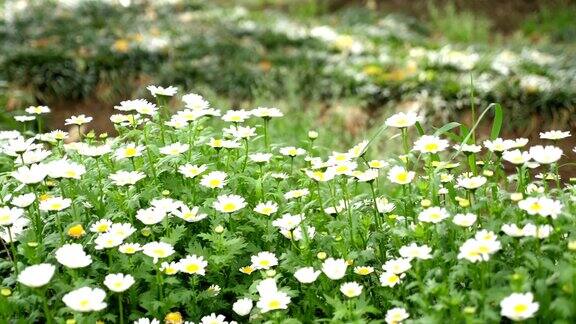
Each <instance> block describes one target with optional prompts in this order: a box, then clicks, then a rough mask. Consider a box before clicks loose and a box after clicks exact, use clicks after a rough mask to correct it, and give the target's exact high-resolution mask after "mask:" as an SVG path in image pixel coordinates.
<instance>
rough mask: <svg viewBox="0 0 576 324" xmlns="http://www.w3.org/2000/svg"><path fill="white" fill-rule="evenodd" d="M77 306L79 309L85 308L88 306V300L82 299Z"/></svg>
mask: <svg viewBox="0 0 576 324" xmlns="http://www.w3.org/2000/svg"><path fill="white" fill-rule="evenodd" d="M78 304H79V305H80V308H87V307H88V306H89V305H90V301H89V300H88V299H82V300H80V302H79V303H78Z"/></svg>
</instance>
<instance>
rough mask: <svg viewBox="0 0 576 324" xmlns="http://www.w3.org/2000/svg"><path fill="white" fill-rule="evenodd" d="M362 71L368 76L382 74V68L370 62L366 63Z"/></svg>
mask: <svg viewBox="0 0 576 324" xmlns="http://www.w3.org/2000/svg"><path fill="white" fill-rule="evenodd" d="M362 72H364V74H366V75H368V76H377V75H379V74H382V72H383V71H382V68H381V67H379V66H378V65H374V64H370V65H366V66H365V67H364V68H363V69H362Z"/></svg>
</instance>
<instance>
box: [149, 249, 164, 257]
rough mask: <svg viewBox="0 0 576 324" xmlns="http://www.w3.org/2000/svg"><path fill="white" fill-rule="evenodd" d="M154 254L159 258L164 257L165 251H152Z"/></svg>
mask: <svg viewBox="0 0 576 324" xmlns="http://www.w3.org/2000/svg"><path fill="white" fill-rule="evenodd" d="M152 253H154V254H155V255H157V256H159V257H163V256H164V254H165V251H164V250H163V249H155V250H154V251H152Z"/></svg>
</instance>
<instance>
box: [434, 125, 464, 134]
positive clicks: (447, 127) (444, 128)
mask: <svg viewBox="0 0 576 324" xmlns="http://www.w3.org/2000/svg"><path fill="white" fill-rule="evenodd" d="M458 126H460V123H457V122H451V123H448V124H446V125H444V126H442V127H440V128H438V129H437V130H436V131H435V132H434V135H436V136H440V135H442V134H444V133H446V132H448V131H450V130H452V129H454V128H456V127H458Z"/></svg>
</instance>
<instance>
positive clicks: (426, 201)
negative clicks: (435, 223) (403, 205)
mask: <svg viewBox="0 0 576 324" xmlns="http://www.w3.org/2000/svg"><path fill="white" fill-rule="evenodd" d="M420 205H421V206H422V207H430V205H432V202H431V201H430V199H422V201H421V202H420Z"/></svg>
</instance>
